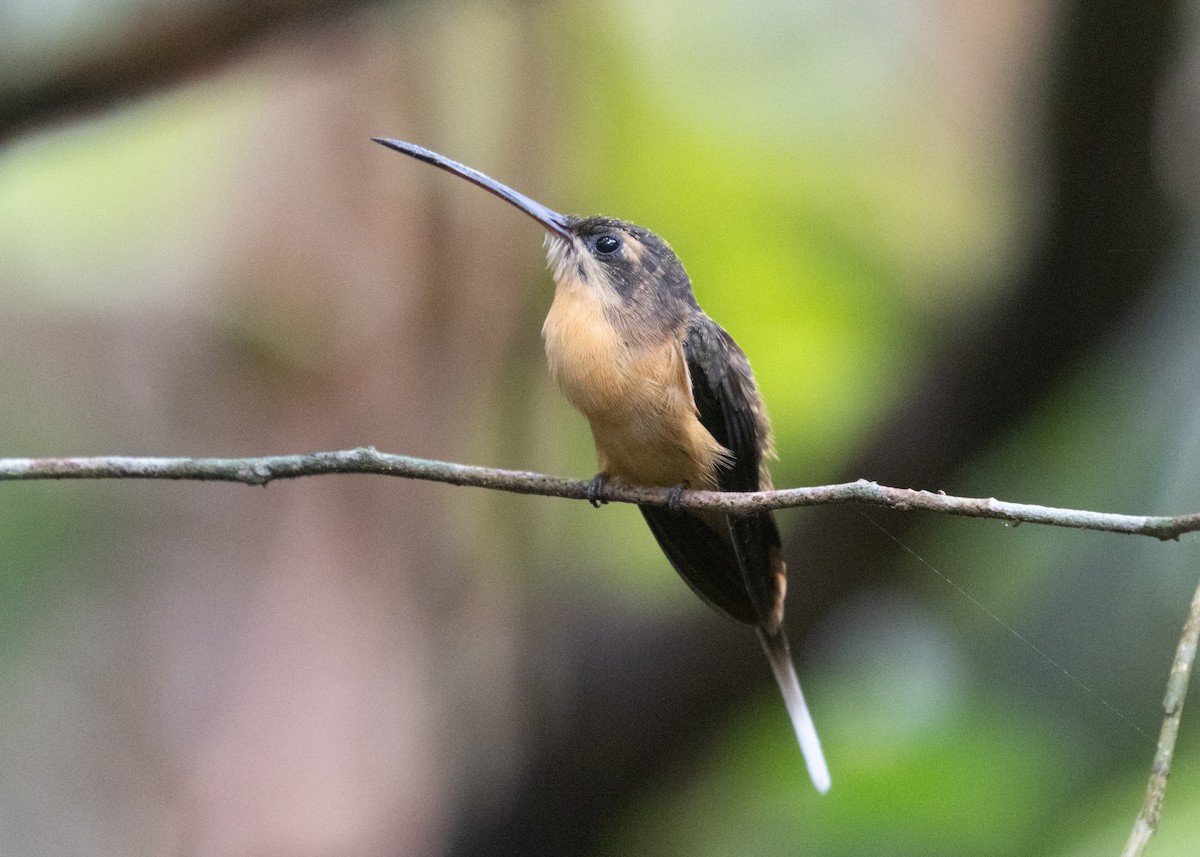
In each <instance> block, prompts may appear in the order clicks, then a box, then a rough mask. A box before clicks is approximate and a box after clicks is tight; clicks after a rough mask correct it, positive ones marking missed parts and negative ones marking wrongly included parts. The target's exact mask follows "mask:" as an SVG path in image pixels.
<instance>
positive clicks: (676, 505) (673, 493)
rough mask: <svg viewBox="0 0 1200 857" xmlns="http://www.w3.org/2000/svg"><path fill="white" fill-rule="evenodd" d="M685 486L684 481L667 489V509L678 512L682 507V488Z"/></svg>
mask: <svg viewBox="0 0 1200 857" xmlns="http://www.w3.org/2000/svg"><path fill="white" fill-rule="evenodd" d="M685 488H687V483H686V482H680V483H679V484H678V485H675V486H672V487H671V488H668V489H667V511H668V512H678V511H679V510H680V509H682V508H683V489H685Z"/></svg>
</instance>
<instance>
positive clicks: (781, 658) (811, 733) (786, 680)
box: [758, 628, 830, 794]
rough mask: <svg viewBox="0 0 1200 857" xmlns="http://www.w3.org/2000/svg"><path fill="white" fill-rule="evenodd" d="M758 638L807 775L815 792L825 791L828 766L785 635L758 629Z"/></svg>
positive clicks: (827, 784)
mask: <svg viewBox="0 0 1200 857" xmlns="http://www.w3.org/2000/svg"><path fill="white" fill-rule="evenodd" d="M758 638H759V640H761V641H762V647H763V651H765V652H766V653H767V661H768V662H769V663H770V664H771V672H773V673H775V681H776V682H778V684H779V690H780V692H781V693H782V694H783V702H784V704H785V705H786V706H787V710H788V714H789V715H790V716H791V718H792V727H793V728H794V729H795V730H796V738H797V739H798V740H799V741H800V752H801V753H803V754H804V764H805V765H807V766H808V775H809V776H810V777H811V778H812V782H813V785H814V786H816V789H817V791H819V792H820V793H821V794H825V793H826V792H828V791H829V786H830V779H829V765H827V764H826V763H825V754H824V753H823V752H822V751H821V740H820V739H819V738H818V737H817V727H816V726H815V725H814V724H813V719H812V715H811V714H809V712H808V705H806V704H805V702H804V693H803V692H802V691H801V690H800V679H799V678H797V677H796V667H795V666H794V665H793V664H792V653H791V651H790V650H789V649H788V642H787V637H786V636H784V634H783V630H782V629H780V630H779V631H776V632H775V633H774V634H768V633H767V632H766V631H764V630H762V629H761V628H760V629H759V631H758Z"/></svg>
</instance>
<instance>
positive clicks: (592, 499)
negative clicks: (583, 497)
mask: <svg viewBox="0 0 1200 857" xmlns="http://www.w3.org/2000/svg"><path fill="white" fill-rule="evenodd" d="M604 478H605V477H604V474H603V473H597V474H596V475H595V476H593V477H592V478H591V480H590V481H589V482H588V484H587V501H588V502H589V503H591V504H592V508H593V509H599V508H600V507H601V506H602V505H605V504H607V503H608V501H607V500H605V499H604Z"/></svg>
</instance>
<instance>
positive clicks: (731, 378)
mask: <svg viewBox="0 0 1200 857" xmlns="http://www.w3.org/2000/svg"><path fill="white" fill-rule="evenodd" d="M683 353H684V358H685V359H686V361H687V367H688V373H689V375H690V376H691V382H692V397H693V398H694V400H695V402H696V410H697V412H698V413H699V416H700V423H701V424H702V425H703V426H704V427H705V428H706V429H708V431H709V433H711V434H712V436H713V437H714V438H715V439H716V440H717V442H718V443H720V444H721V445H722V446H724V447H725V448H726V449H728V450H729V451H730V452H731V453H732V459H731V460H730V461H729V462H728V463H727V464H725V465H722V466H721V467H720V468H719V470H718V472H717V485H718V487H719V488H720V489H721V490H723V491H757V490H758V489H759V484H760V479H761V466H762V455H763V449H764V447H765V446H766V444H767V434H768V428H767V423H766V418H765V416H764V414H763V409H762V404H761V400H760V399H759V395H758V388H757V387H756V385H755V383H754V377H753V375H752V374H751V372H750V363H749V361H747V360H746V355H745V354H743V353H742V350H741V349H740V348H738V346H737V343H735V342H734V341H733V339H732V338H731V337H730V336H729V334H727V333H726V332H725V331H724V330H722V329H721V327H720V326H719V325H717V323H716V322H714V321H713V320H712V319H710V318H708V317H707V316H703V315H702V316H700V317H698V318H697V319H696V320H695V321H694V322H693V323H692V325H691V327H690V328H689V329H688V331H687V336H686V338H685V339H684V342H683ZM642 514H643V515H644V516H645V518H646V522H647V523H648V524H649V525H650V529H651V531H652V532H653V533H654V536H655V538H656V539H657V540H658V543H659V546H660V547H661V548H662V549H663V552H664V553H665V554H666V555H667V558H668V559H669V560H670V561H671V564H672V565H673V566H674V567H675V570H676V571H678V572H679V574H680V575H681V576H682V577H683V579H684V580H686V581H687V583H688V584H689V585H690V586H691V587H692V589H693V590H695V591H696V592H697V593H698V594H699V595H700V596H701V597H702V598H704V599H705V600H706V601H708V602H709V603H710V604H711V605H713V606H714V607H716V608H717V609H718V610H720V611H722V612H724V613H727V614H728V615H730V616H732V617H733V618H734V619H737V620H739V621H742V622H746V623H748V624H752V625H760V626H764V627H775V626H777V624H778V621H779V617H780V616H781V601H782V596H783V564H782V563H781V562H780V560H779V546H780V541H779V530H778V529H777V528H776V526H775V520H774V518H773V517H772V515H771V513H770V512H762V513H758V514H754V515H747V516H739V517H726V516H711V515H710V516H701V515H697V514H695V513H691V512H686V511H680V512H670V511H668V510H667V509H663V508H661V507H653V506H643V507H642ZM714 517H715V518H716V519H715V520H714Z"/></svg>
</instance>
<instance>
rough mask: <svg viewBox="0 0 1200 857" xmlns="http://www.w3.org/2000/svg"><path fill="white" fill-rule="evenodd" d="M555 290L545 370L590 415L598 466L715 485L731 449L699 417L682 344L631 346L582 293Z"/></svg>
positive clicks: (632, 477) (627, 477) (636, 478)
mask: <svg viewBox="0 0 1200 857" xmlns="http://www.w3.org/2000/svg"><path fill="white" fill-rule="evenodd" d="M573 297H574V296H569V297H568V298H565V299H564V297H563V295H562V294H561V293H560V294H559V295H558V296H556V298H555V302H554V305H553V306H552V307H551V311H550V315H549V316H548V317H547V319H546V325H545V327H544V329H543V332H544V335H545V338H546V356H547V358H548V360H549V363H550V372H551V374H552V375H553V376H554V379H555V381H556V382H557V383H558V385H559V387H560V388H561V389H562V391H563V393H564V394H565V395H566V397H567V399H568V400H569V401H570V402H571V404H572V405H574V406H575V407H576V408H577V409H578V410H579V411H580V412H581V413H582V414H583V415H584V416H585V417H586V418H587V420H588V423H589V424H590V426H591V429H592V437H593V439H594V440H595V442H596V453H597V457H598V459H599V464H600V470H601V472H603V473H605V474H607V475H609V476H613V477H617V478H618V479H621V480H623V481H625V482H628V483H631V484H637V485H653V486H673V485H678V484H680V483H686V484H687V485H689V486H691V487H693V488H708V487H713V486H715V485H716V470H717V465H718V464H719V463H720V462H721V461H722V460H723V458H725V457H726V456H727V455H728V452H727V451H726V450H725V449H724V447H722V446H721V445H720V444H719V443H717V441H716V440H715V439H714V438H713V436H712V435H711V434H710V433H709V432H708V430H707V429H705V428H704V426H703V425H701V424H700V419H699V417H698V415H697V413H696V406H695V403H694V401H693V399H692V392H691V384H690V381H689V378H688V372H687V366H686V365H685V363H684V358H683V349H682V345H681V343H680V342H679V340H678V339H677V338H676V337H670V338H664V340H663V342H662V343H661V345H655V346H653V347H643V348H636V347H631V346H630V344H629V343H627V342H625V341H624V340H623V339H622V337H621V336H620V335H619V334H618V333H617V331H615V330H614V329H613V328H612V326H611V325H609V324H608V323H607V321H606V320H605V319H604V316H603V314H602V313H601V312H597V311H596V308H594V307H589V306H587V305H586V303H587V302H586V299H585V300H582V301H580V300H577V299H572V298H573Z"/></svg>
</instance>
